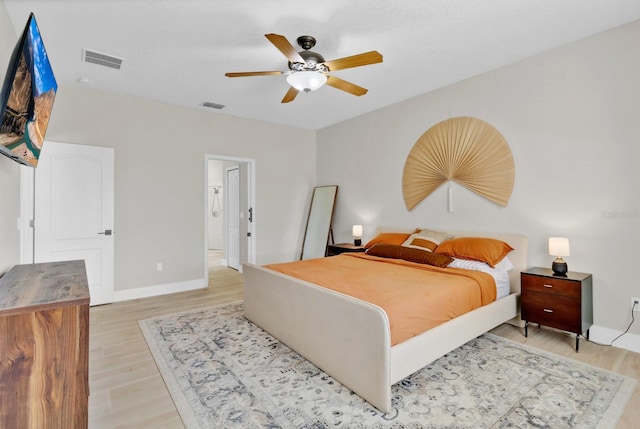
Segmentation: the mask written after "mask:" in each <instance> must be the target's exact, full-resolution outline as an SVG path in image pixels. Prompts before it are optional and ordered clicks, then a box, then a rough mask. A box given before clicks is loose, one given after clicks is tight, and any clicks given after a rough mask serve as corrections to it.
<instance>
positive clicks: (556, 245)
mask: <svg viewBox="0 0 640 429" xmlns="http://www.w3.org/2000/svg"><path fill="white" fill-rule="evenodd" d="M549 255H551V256H570V255H571V252H570V251H569V239H568V238H566V237H549Z"/></svg>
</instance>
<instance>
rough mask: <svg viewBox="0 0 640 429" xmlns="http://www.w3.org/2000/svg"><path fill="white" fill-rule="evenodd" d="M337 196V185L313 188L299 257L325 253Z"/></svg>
mask: <svg viewBox="0 0 640 429" xmlns="http://www.w3.org/2000/svg"><path fill="white" fill-rule="evenodd" d="M337 196H338V185H330V186H316V187H315V188H313V194H312V196H311V204H310V205H309V214H308V216H307V225H306V227H305V229H304V238H303V240H302V251H301V252H300V259H301V260H302V259H312V258H322V257H324V256H326V255H327V244H328V243H329V236H330V234H331V233H332V229H331V228H332V222H333V212H334V209H335V206H336V198H337Z"/></svg>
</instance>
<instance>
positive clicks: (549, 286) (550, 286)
mask: <svg viewBox="0 0 640 429" xmlns="http://www.w3.org/2000/svg"><path fill="white" fill-rule="evenodd" d="M542 286H544V287H548V288H552V287H553V285H548V284H543V285H542Z"/></svg>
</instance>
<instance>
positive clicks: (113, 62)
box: [82, 49, 124, 70]
mask: <svg viewBox="0 0 640 429" xmlns="http://www.w3.org/2000/svg"><path fill="white" fill-rule="evenodd" d="M82 60H83V61H84V62H85V63H92V64H98V65H99V66H105V67H109V68H112V69H116V70H120V67H121V66H122V61H123V60H124V59H123V58H118V57H114V56H113V55H108V54H103V53H100V52H96V51H90V50H89V49H83V50H82Z"/></svg>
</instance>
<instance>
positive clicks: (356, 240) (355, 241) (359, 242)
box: [353, 238, 362, 246]
mask: <svg viewBox="0 0 640 429" xmlns="http://www.w3.org/2000/svg"><path fill="white" fill-rule="evenodd" d="M353 245H354V246H362V238H354V239H353Z"/></svg>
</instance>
